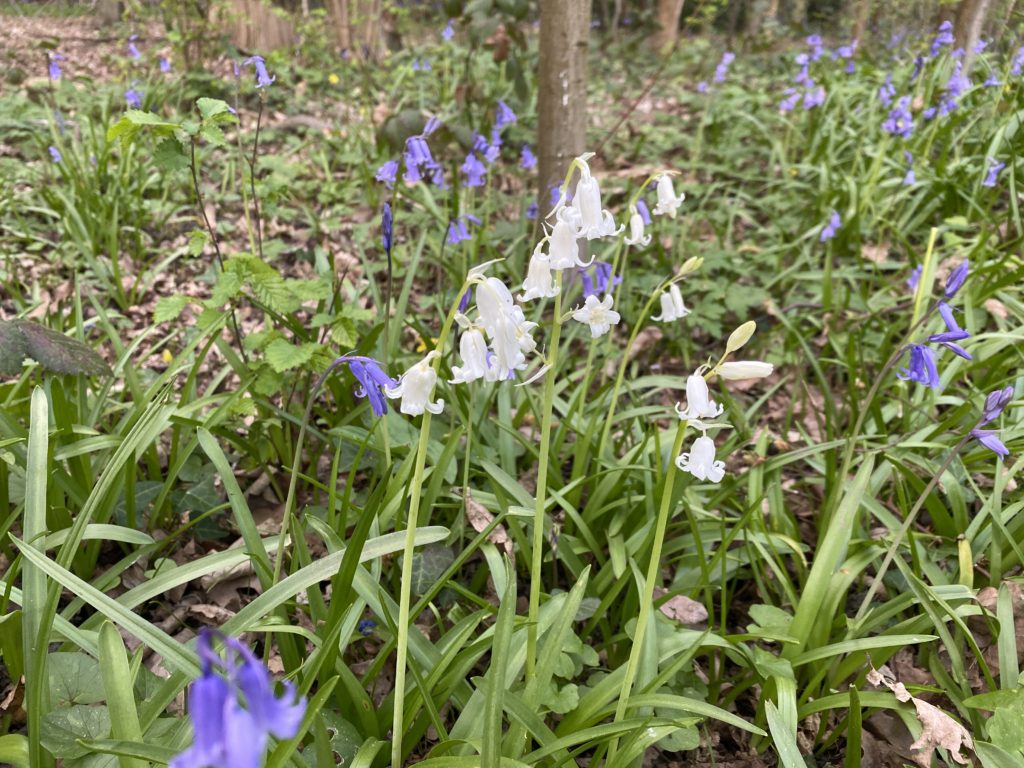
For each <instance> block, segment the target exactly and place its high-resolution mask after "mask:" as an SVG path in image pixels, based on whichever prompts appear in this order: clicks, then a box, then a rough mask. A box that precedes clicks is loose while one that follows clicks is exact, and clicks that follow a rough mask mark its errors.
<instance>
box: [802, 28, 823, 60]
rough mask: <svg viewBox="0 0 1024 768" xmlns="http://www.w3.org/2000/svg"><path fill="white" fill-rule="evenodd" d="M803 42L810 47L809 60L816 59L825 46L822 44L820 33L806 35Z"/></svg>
mask: <svg viewBox="0 0 1024 768" xmlns="http://www.w3.org/2000/svg"><path fill="white" fill-rule="evenodd" d="M804 42H805V43H807V45H809V46H810V47H811V61H817V60H818V59H820V58H821V57H822V56H823V55H824V53H825V48H824V46H822V41H821V35H817V34H815V35H808V36H807V38H806V39H805V40H804Z"/></svg>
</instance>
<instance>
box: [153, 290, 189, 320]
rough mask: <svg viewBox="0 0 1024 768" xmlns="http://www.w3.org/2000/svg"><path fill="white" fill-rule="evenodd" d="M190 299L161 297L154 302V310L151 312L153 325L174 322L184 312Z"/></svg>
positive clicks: (185, 297)
mask: <svg viewBox="0 0 1024 768" xmlns="http://www.w3.org/2000/svg"><path fill="white" fill-rule="evenodd" d="M190 302H191V299H190V298H189V297H188V296H180V295H179V296H162V297H160V298H159V299H158V300H157V302H156V309H155V310H153V322H154V323H166V322H167V321H168V320H176V319H177V318H178V317H180V316H181V313H182V312H184V311H185V307H187V306H188V305H189V303H190Z"/></svg>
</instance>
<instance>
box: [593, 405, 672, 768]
mask: <svg viewBox="0 0 1024 768" xmlns="http://www.w3.org/2000/svg"><path fill="white" fill-rule="evenodd" d="M688 423H689V422H687V421H684V420H680V422H679V424H678V426H677V427H676V436H675V440H674V441H673V443H672V453H671V454H669V459H668V461H669V463H668V467H667V468H666V470H665V481H664V484H663V486H662V491H661V504H660V505H659V506H658V520H657V523H656V524H655V528H654V541H653V542H652V544H651V560H650V562H649V563H648V564H647V575H646V576H645V577H644V591H643V594H642V595H641V596H640V615H639V616H638V617H637V620H636V632H635V633H634V636H633V644H632V646H631V647H630V650H629V662H628V663H627V665H626V676H625V677H624V678H623V679H622V689H621V690H620V692H619V703H618V704H617V705H616V707H615V720H614V722H620V721H622V720H623V719H625V717H626V711H627V709H628V708H629V697H630V694H631V693H632V691H633V685H634V683H635V682H636V675H637V671H638V669H639V666H640V655H641V654H642V653H643V647H644V635H645V634H646V633H647V623H648V621H649V620H650V613H651V611H652V610H653V608H654V585H655V584H656V583H658V570H659V568H660V567H661V548H662V545H663V544H664V543H665V531H666V530H667V528H668V518H669V512H670V511H671V509H672V489H673V487H674V486H675V479H676V474H677V473H676V471H675V466H674V464H673V462H674V457H675V456H678V455H679V452H680V451H681V450H682V448H683V436H684V435H685V434H686V426H687V424H688ZM617 742H618V739H615V740H613V741H612V743H611V745H610V746H609V748H608V761H607V762H606V765H607V764H610V763H611V760H612V757H613V756H614V754H615V750H616V747H617V746H618V743H617Z"/></svg>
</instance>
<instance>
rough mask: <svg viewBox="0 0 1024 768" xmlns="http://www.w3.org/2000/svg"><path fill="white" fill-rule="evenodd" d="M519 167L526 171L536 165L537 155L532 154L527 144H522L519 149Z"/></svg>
mask: <svg viewBox="0 0 1024 768" xmlns="http://www.w3.org/2000/svg"><path fill="white" fill-rule="evenodd" d="M519 167H520V168H522V169H523V170H526V171H532V170H533V169H534V168H536V167H537V156H536V155H535V154H533V150H532V149H530V145H529V144H523V147H522V149H520V150H519Z"/></svg>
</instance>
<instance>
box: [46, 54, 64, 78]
mask: <svg viewBox="0 0 1024 768" xmlns="http://www.w3.org/2000/svg"><path fill="white" fill-rule="evenodd" d="M62 61H64V57H63V56H61V55H60V54H59V53H56V52H53V53H50V64H49V67H48V69H49V74H50V79H51V80H52V81H54V82H57V81H58V80H60V75H61V69H60V62H62Z"/></svg>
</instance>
